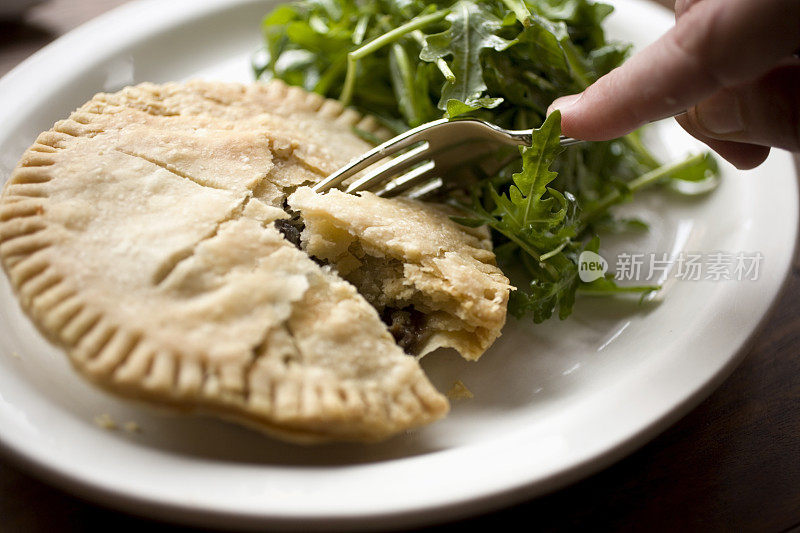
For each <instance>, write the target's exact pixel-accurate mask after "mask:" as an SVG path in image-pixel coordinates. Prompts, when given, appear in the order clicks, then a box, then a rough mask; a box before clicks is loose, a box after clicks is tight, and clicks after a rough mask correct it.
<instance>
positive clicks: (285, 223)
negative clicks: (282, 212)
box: [275, 218, 305, 249]
mask: <svg viewBox="0 0 800 533" xmlns="http://www.w3.org/2000/svg"><path fill="white" fill-rule="evenodd" d="M275 228H276V229H277V230H278V231H280V232H281V233H282V234H283V238H284V239H286V240H287V241H289V242H290V243H292V244H294V245H295V246H297V248H298V249H300V248H301V247H300V234H301V233H303V228H305V224H303V222H302V221H301V220H300V219H299V218H297V219H295V218H292V219H288V218H280V219H278V220H276V221H275Z"/></svg>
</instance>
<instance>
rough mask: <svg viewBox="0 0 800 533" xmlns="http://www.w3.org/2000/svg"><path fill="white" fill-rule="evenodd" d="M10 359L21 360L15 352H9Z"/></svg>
mask: <svg viewBox="0 0 800 533" xmlns="http://www.w3.org/2000/svg"><path fill="white" fill-rule="evenodd" d="M11 357H13V358H14V359H22V357H21V356H20V355H19V354H18V353H17V352H11Z"/></svg>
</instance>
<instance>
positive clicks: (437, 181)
mask: <svg viewBox="0 0 800 533" xmlns="http://www.w3.org/2000/svg"><path fill="white" fill-rule="evenodd" d="M442 187H444V181H442V178H433V179H432V180H430V181H428V182H425V183H423V184H422V185H420V186H419V187H416V188H414V190H412V191H410V192H409V193H408V195H407V196H408V197H409V198H411V199H412V200H422V199H423V198H425V197H426V196H428V195H429V194H432V193H434V192H436V191H438V190H439V189H441V188H442Z"/></svg>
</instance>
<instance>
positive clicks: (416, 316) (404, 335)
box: [381, 306, 427, 355]
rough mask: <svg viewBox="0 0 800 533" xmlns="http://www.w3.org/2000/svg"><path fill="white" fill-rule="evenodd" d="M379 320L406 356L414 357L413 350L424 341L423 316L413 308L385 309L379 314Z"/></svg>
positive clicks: (425, 333) (425, 334)
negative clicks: (387, 327) (386, 327)
mask: <svg viewBox="0 0 800 533" xmlns="http://www.w3.org/2000/svg"><path fill="white" fill-rule="evenodd" d="M381 319H382V320H383V322H384V323H385V324H386V325H387V326H389V333H391V334H392V336H393V337H394V340H395V342H396V343H397V345H398V346H400V348H402V349H403V351H404V352H406V353H407V354H408V355H415V354H414V349H415V348H416V347H417V346H419V344H420V342H421V341H423V340H424V339H425V337H426V336H427V332H426V329H425V322H426V320H425V314H424V313H421V312H419V311H417V310H416V309H414V306H409V307H405V308H403V309H395V308H391V307H387V308H385V309H384V310H383V313H381Z"/></svg>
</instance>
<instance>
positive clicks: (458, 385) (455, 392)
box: [447, 379, 475, 400]
mask: <svg viewBox="0 0 800 533" xmlns="http://www.w3.org/2000/svg"><path fill="white" fill-rule="evenodd" d="M447 397H448V398H450V399H451V400H471V399H472V398H474V397H475V395H474V394H472V391H471V390H469V389H468V388H467V386H466V385H464V382H463V381H461V380H460V379H459V380H457V381H456V382H455V383H453V386H452V387H450V390H449V391H447Z"/></svg>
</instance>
